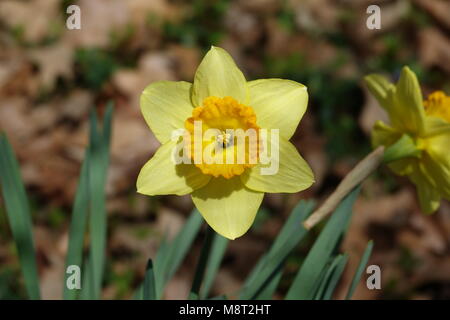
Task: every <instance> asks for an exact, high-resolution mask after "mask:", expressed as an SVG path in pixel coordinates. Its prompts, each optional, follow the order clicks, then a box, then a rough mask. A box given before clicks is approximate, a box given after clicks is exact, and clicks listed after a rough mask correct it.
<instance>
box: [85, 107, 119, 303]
mask: <svg viewBox="0 0 450 320" xmlns="http://www.w3.org/2000/svg"><path fill="white" fill-rule="evenodd" d="M112 110H113V108H112V105H111V104H110V105H109V106H108V108H107V111H106V114H105V118H104V121H103V123H104V124H103V130H102V131H100V129H99V128H98V124H97V117H96V115H95V112H92V113H91V117H90V142H91V144H90V146H89V166H88V170H89V194H90V203H89V209H90V210H89V211H90V219H89V231H90V236H91V243H90V263H89V266H88V272H92V276H91V277H90V279H92V280H93V281H94V283H93V284H91V285H90V286H91V287H92V289H93V290H92V296H91V297H90V299H99V298H100V294H101V287H102V280H103V269H104V263H105V250H106V230H107V227H106V226H107V220H106V204H105V202H106V193H105V184H106V176H107V170H108V165H109V145H110V141H109V140H110V136H111V121H112Z"/></svg>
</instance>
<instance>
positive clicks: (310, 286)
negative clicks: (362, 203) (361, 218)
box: [286, 187, 360, 300]
mask: <svg viewBox="0 0 450 320" xmlns="http://www.w3.org/2000/svg"><path fill="white" fill-rule="evenodd" d="M359 190H360V188H359V187H358V188H356V189H355V190H353V191H352V192H351V193H350V194H349V195H348V196H347V197H345V198H344V200H343V201H342V202H341V203H340V204H339V206H338V207H337V208H336V210H335V211H334V213H333V214H332V216H331V218H330V219H329V221H328V222H327V224H326V226H325V228H324V229H323V230H322V232H321V233H320V235H319V237H318V238H317V240H316V242H315V243H314V245H313V247H312V248H311V250H310V251H309V253H308V255H307V257H306V259H305V261H304V263H303V265H302V266H301V268H300V270H299V271H298V273H297V275H296V277H295V279H294V281H293V283H292V285H291V287H290V288H289V291H288V293H287V294H286V299H291V300H292V299H313V298H314V293H315V288H317V286H318V285H319V283H320V276H321V274H322V270H323V269H324V268H325V266H326V264H327V262H328V261H329V259H330V257H331V255H332V253H333V250H334V249H335V248H336V246H337V244H338V242H339V240H340V238H341V236H342V235H343V233H344V231H345V230H346V228H347V225H348V223H349V221H350V217H351V213H352V206H353V203H354V202H355V200H356V198H357V196H358V194H359Z"/></svg>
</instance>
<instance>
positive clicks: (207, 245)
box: [189, 226, 215, 300]
mask: <svg viewBox="0 0 450 320" xmlns="http://www.w3.org/2000/svg"><path fill="white" fill-rule="evenodd" d="M214 234H215V231H214V230H213V229H212V228H211V227H209V226H208V227H207V229H206V236H205V241H204V244H203V246H202V251H201V252H200V257H199V258H198V264H197V268H196V269H195V275H194V280H193V282H192V288H191V292H190V294H189V299H191V300H197V299H199V296H200V288H201V286H202V282H203V277H204V276H205V272H206V266H207V264H208V260H209V255H210V253H211V248H212V243H213V240H214Z"/></svg>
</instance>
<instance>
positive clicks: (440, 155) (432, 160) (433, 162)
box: [421, 134, 450, 199]
mask: <svg viewBox="0 0 450 320" xmlns="http://www.w3.org/2000/svg"><path fill="white" fill-rule="evenodd" d="M449 145H450V134H442V135H437V136H433V137H431V138H429V139H427V140H426V152H424V154H423V155H422V159H421V162H422V167H421V168H422V171H423V173H424V174H425V175H426V176H427V177H428V178H429V182H430V183H431V184H432V185H433V186H434V187H435V188H436V189H437V190H438V191H439V192H440V193H441V195H442V196H444V197H445V198H447V199H450V152H449Z"/></svg>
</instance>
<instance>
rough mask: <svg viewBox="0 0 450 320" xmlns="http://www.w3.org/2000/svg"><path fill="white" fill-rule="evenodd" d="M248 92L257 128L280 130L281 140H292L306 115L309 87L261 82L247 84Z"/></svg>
mask: <svg viewBox="0 0 450 320" xmlns="http://www.w3.org/2000/svg"><path fill="white" fill-rule="evenodd" d="M248 88H249V94H250V102H249V105H250V106H251V107H252V108H253V110H254V111H255V113H256V122H257V124H258V126H259V127H261V128H268V129H280V136H281V137H283V138H285V139H286V140H289V138H291V137H292V135H293V134H294V132H295V130H296V129H297V126H298V124H299V122H300V120H301V118H302V116H303V114H304V113H305V111H306V106H307V104H308V91H307V89H306V87H305V86H304V85H302V84H300V83H297V82H295V81H290V80H282V79H261V80H256V81H250V82H248Z"/></svg>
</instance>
